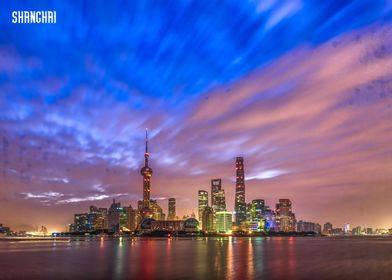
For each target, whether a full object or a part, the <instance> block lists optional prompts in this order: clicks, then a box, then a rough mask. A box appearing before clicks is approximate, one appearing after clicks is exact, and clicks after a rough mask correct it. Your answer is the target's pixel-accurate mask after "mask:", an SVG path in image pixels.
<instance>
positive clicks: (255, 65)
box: [0, 0, 392, 231]
mask: <svg viewBox="0 0 392 280" xmlns="http://www.w3.org/2000/svg"><path fill="white" fill-rule="evenodd" d="M114 2H116V3H114ZM14 10H55V11H56V13H57V23H56V24H53V25H43V24H36V25H29V24H12V23H11V13H12V11H14ZM0 25H1V32H0V205H1V207H0V223H3V224H5V225H9V226H11V228H13V229H16V230H31V229H33V228H34V227H35V226H41V225H45V226H47V227H48V229H49V230H57V231H59V230H65V228H66V226H67V225H68V224H69V223H72V221H73V214H74V213H83V212H87V211H88V207H89V205H96V206H99V207H109V206H110V204H111V202H112V200H113V199H116V201H119V202H121V203H122V205H124V206H129V205H132V207H136V205H137V200H139V199H141V197H142V177H141V175H140V168H141V167H142V165H143V160H144V158H143V155H144V131H145V129H146V128H148V129H149V136H150V141H149V143H150V146H149V152H150V166H151V167H152V168H153V170H154V175H153V177H152V180H151V184H152V187H151V195H152V197H153V198H154V199H157V200H158V203H159V204H160V205H161V206H162V208H163V210H164V212H166V213H167V204H168V202H167V198H169V197H175V198H176V201H177V202H176V203H177V215H178V216H179V217H182V216H183V215H190V214H191V213H192V212H194V213H197V192H198V190H201V189H202V190H207V191H210V180H211V179H213V178H222V181H223V188H224V190H225V193H226V203H227V208H228V210H229V211H233V210H234V209H233V208H234V192H235V157H236V156H243V157H244V159H245V174H246V200H247V202H251V200H252V199H258V198H262V199H265V200H266V204H267V205H269V206H270V207H271V208H272V209H274V208H275V204H276V202H277V200H278V199H279V198H289V199H291V200H292V203H293V211H294V212H295V214H296V217H297V219H298V220H300V219H302V220H306V221H313V222H318V223H320V224H324V223H326V222H328V221H329V222H331V223H332V224H333V225H334V226H335V227H342V225H343V224H344V223H350V224H351V225H352V226H356V225H359V226H362V227H374V228H381V227H383V228H392V215H391V212H390V198H391V197H392V121H391V120H392V1H390V0H388V1H324V2H323V1H299V0H298V1H297V0H292V1H274V0H267V1H261V0H260V1H258V0H253V1H204V0H203V1H201V0H198V1H190V0H184V1H94V4H92V2H91V1H90V2H89V1H58V0H56V1H39V2H38V1H2V2H1V4H0Z"/></svg>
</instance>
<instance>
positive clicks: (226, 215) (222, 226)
mask: <svg viewBox="0 0 392 280" xmlns="http://www.w3.org/2000/svg"><path fill="white" fill-rule="evenodd" d="M232 216H233V215H232V213H231V212H226V211H219V212H216V231H217V232H219V233H229V232H231V229H232V225H233V222H232Z"/></svg>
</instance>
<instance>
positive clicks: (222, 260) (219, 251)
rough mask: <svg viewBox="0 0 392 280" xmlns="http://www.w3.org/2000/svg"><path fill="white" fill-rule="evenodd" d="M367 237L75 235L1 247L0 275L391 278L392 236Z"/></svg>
mask: <svg viewBox="0 0 392 280" xmlns="http://www.w3.org/2000/svg"><path fill="white" fill-rule="evenodd" d="M368 240H369V239H367V240H363V239H360V238H359V239H358V238H357V239H349V238H342V239H338V238H283V237H282V238H279V237H276V238H261V237H254V238H234V237H225V238H199V239H197V240H191V239H180V238H173V239H138V238H132V239H126V238H123V239H122V240H120V239H114V238H112V239H111V238H107V239H103V238H97V239H91V240H90V239H79V238H77V239H74V241H71V242H69V243H68V244H65V243H64V245H61V244H60V243H18V242H15V243H10V242H0V263H1V267H2V275H7V277H9V279H54V278H56V276H58V275H61V278H67V279H72V278H81V279H86V278H88V279H130V278H132V279H157V278H158V279H183V278H188V279H189V278H191V279H252V278H263V277H264V278H268V279H306V278H308V277H309V276H310V275H311V277H315V278H322V279H328V278H329V279H330V278H337V279H344V278H345V279H347V278H350V279H352V278H358V279H359V278H364V279H365V278H366V279H387V276H388V275H391V273H392V266H391V265H390V259H391V258H390V257H391V254H390V252H391V251H392V239H382V240H377V239H370V241H368ZM353 245H355V246H353ZM16 264H17V265H18V267H22V268H23V269H17V268H16V267H15V265H16ZM317 275H318V277H316V276H317ZM353 275H354V276H353ZM372 275H377V276H379V277H377V278H375V277H371V276H372ZM366 276H368V277H366ZM0 278H1V277H0Z"/></svg>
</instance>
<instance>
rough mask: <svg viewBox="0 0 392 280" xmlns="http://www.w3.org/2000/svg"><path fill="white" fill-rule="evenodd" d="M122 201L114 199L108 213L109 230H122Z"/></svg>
mask: <svg viewBox="0 0 392 280" xmlns="http://www.w3.org/2000/svg"><path fill="white" fill-rule="evenodd" d="M120 208H121V203H119V202H117V203H116V201H115V200H114V199H113V203H112V205H110V208H109V211H108V212H109V213H108V222H109V225H108V227H109V231H112V232H118V231H119V230H120V211H119V209H120Z"/></svg>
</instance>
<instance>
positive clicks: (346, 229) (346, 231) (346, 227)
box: [343, 223, 350, 234]
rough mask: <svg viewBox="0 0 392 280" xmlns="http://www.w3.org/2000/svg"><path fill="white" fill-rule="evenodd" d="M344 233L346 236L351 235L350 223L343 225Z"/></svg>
mask: <svg viewBox="0 0 392 280" xmlns="http://www.w3.org/2000/svg"><path fill="white" fill-rule="evenodd" d="M343 231H344V233H345V234H348V233H350V224H349V223H345V224H344V225H343Z"/></svg>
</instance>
